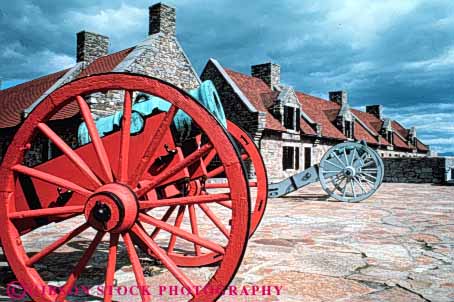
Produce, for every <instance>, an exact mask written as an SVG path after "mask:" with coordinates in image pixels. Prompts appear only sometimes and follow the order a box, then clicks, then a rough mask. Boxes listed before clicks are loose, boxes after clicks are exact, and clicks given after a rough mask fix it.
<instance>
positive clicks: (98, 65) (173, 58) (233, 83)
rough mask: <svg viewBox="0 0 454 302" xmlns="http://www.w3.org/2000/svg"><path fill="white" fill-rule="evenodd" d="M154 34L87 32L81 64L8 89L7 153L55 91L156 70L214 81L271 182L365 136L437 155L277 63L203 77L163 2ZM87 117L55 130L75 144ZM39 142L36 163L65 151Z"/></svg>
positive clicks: (70, 111)
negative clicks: (133, 37) (116, 39)
mask: <svg viewBox="0 0 454 302" xmlns="http://www.w3.org/2000/svg"><path fill="white" fill-rule="evenodd" d="M148 34H149V35H148V37H146V38H145V39H144V40H143V41H142V42H140V43H138V44H137V45H136V46H134V47H131V48H128V49H125V50H122V51H119V52H116V53H112V54H109V38H108V37H105V36H103V35H99V34H96V33H90V32H87V31H82V32H79V33H78V34H77V45H76V49H77V63H76V65H75V66H73V67H72V68H69V69H66V70H62V71H58V72H56V73H53V74H50V75H46V76H43V77H41V78H38V79H35V80H32V81H30V82H27V83H23V84H20V85H18V86H15V87H11V88H8V89H5V90H1V91H0V154H1V155H3V154H4V152H5V151H6V148H7V146H8V143H9V141H10V138H11V136H12V135H13V134H14V132H15V130H16V129H17V126H18V125H19V124H20V123H21V121H22V120H23V119H24V118H26V116H27V114H28V113H29V112H30V111H31V110H32V109H33V108H34V106H36V104H38V103H39V102H40V101H41V100H42V99H44V98H45V97H46V96H47V95H48V94H49V93H51V92H52V91H54V90H55V89H57V88H58V87H60V86H61V85H63V84H65V83H67V82H69V81H72V80H74V79H77V78H80V77H84V76H88V75H93V74H97V73H105V72H111V71H113V72H134V73H140V74H146V75H150V76H153V77H157V78H160V79H163V80H165V81H168V82H170V83H172V84H174V85H176V86H178V87H180V88H183V89H186V90H189V89H193V88H196V87H198V86H199V85H200V83H201V80H211V81H213V83H214V84H215V86H216V88H217V90H218V92H219V94H220V97H221V101H222V103H223V105H224V108H225V112H226V115H227V117H228V118H229V119H230V120H232V121H233V122H235V123H237V124H238V125H240V126H242V127H243V128H244V129H245V130H246V131H247V132H249V134H250V135H251V136H252V137H253V138H254V140H255V142H256V144H257V146H258V147H259V148H260V150H261V152H262V155H263V158H264V161H265V163H266V166H267V170H268V175H269V177H270V178H271V179H280V178H283V177H286V176H289V175H291V174H294V173H295V172H296V171H301V170H304V169H305V168H307V167H309V166H311V165H313V164H316V163H317V162H319V161H320V159H321V157H322V156H323V154H324V153H325V151H326V150H327V149H328V148H329V147H331V146H333V145H335V144H337V143H340V142H343V141H360V140H364V141H366V142H367V143H368V144H369V145H370V146H371V147H373V148H375V149H377V150H378V151H379V153H380V154H381V155H382V156H383V157H423V156H427V155H428V154H429V151H430V150H429V147H428V146H427V145H425V144H423V143H422V142H421V141H420V140H419V139H418V138H417V137H416V130H415V129H414V128H411V129H406V128H404V127H403V126H402V125H401V124H399V123H398V122H397V121H394V120H392V119H389V118H386V117H384V116H383V115H382V107H381V106H380V105H371V106H367V107H366V112H362V111H359V110H356V109H353V108H351V107H350V105H349V102H348V96H347V92H345V91H334V92H330V93H329V100H324V99H320V98H317V97H314V96H311V95H308V94H305V93H303V92H299V91H296V90H295V89H294V88H292V87H290V86H287V85H284V84H283V83H281V80H280V66H279V65H277V64H273V63H265V64H260V65H254V66H252V67H251V74H250V75H246V74H242V73H239V72H236V71H233V70H230V69H228V68H226V67H224V66H222V65H221V64H220V63H219V62H218V61H216V60H215V59H210V60H209V61H208V63H207V64H206V66H205V68H204V70H203V72H202V74H201V76H200V78H199V76H198V75H197V73H196V72H195V70H194V68H193V67H192V64H191V62H190V60H189V58H188V57H187V56H186V54H185V52H184V50H183V48H182V47H181V45H180V44H179V42H178V40H177V37H176V14H175V8H173V7H170V6H168V5H165V4H162V3H158V4H155V5H153V6H151V7H150V8H149V30H148ZM117 99H119V95H117V94H115V92H110V93H109V94H103V95H99V94H98V95H92V96H91V97H90V106H91V108H92V112H94V113H95V114H96V115H97V116H104V115H107V114H110V113H112V112H113V111H115V110H118V109H119V108H118V106H117V101H116V100H117ZM80 122H81V118H80V116H79V114H78V110H77V107H76V106H71V105H69V106H68V108H65V110H63V111H62V112H60V113H59V114H58V115H56V116H55V117H54V118H53V121H52V123H53V125H52V127H53V128H54V129H55V131H57V132H58V133H59V134H61V135H63V136H64V137H65V139H66V141H67V142H69V143H70V144H71V145H72V146H74V147H75V146H76V145H77V138H76V134H77V127H78V125H79V124H80ZM37 140H38V143H37V144H36V145H35V146H33V148H32V150H31V151H30V152H29V154H28V155H27V161H29V163H36V162H41V161H44V160H47V159H49V158H51V157H53V156H54V155H55V154H56V152H58V150H55V148H53V146H52V144H51V143H50V142H49V141H47V140H46V139H44V138H37ZM0 159H1V158H0Z"/></svg>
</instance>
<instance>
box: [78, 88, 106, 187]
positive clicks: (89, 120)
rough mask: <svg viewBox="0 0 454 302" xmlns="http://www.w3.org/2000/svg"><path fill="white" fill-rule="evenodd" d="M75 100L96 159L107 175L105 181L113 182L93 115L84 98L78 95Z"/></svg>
mask: <svg viewBox="0 0 454 302" xmlns="http://www.w3.org/2000/svg"><path fill="white" fill-rule="evenodd" d="M76 100H77V103H78V104H79V108H80V112H81V113H82V117H83V118H84V121H85V124H86V125H87V130H88V134H89V135H90V138H91V142H92V143H93V147H94V148H95V151H96V155H97V157H98V160H99V162H100V163H101V167H102V170H103V172H104V174H105V176H106V177H107V178H106V179H107V181H105V182H107V183H111V182H113V175H112V168H111V166H110V162H109V157H108V156H107V152H106V149H105V148H104V144H103V143H102V141H101V137H100V136H99V133H98V129H97V128H96V124H95V121H94V120H93V116H92V115H91V110H90V107H89V106H88V104H87V102H86V101H85V100H84V98H83V97H81V96H80V95H78V96H76Z"/></svg>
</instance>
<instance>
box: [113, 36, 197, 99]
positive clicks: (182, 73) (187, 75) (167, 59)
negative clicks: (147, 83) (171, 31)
mask: <svg viewBox="0 0 454 302" xmlns="http://www.w3.org/2000/svg"><path fill="white" fill-rule="evenodd" d="M134 55H136V57H135V58H134V60H133V61H132V62H131V63H130V64H128V65H127V66H125V68H124V70H118V69H117V71H127V72H133V73H139V74H145V75H149V76H152V77H156V78H159V79H162V80H164V81H167V82H170V83H172V84H174V85H175V86H177V87H180V88H182V89H185V90H190V89H193V88H197V87H199V85H200V83H199V79H198V77H197V74H196V73H195V71H194V69H193V68H192V65H191V63H190V62H189V60H188V58H187V57H186V55H185V53H184V52H183V49H182V48H181V47H180V44H179V43H178V41H177V39H176V38H175V37H173V36H169V35H163V34H154V35H152V36H150V37H149V38H148V39H147V40H146V41H144V42H143V43H142V44H139V45H138V46H137V47H136V49H135V50H134V51H133V53H131V54H130V56H134ZM127 62H128V58H126V60H125V63H127Z"/></svg>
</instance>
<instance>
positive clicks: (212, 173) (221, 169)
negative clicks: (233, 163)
mask: <svg viewBox="0 0 454 302" xmlns="http://www.w3.org/2000/svg"><path fill="white" fill-rule="evenodd" d="M222 172H224V166H219V167H217V168H215V169H213V170H211V171H210V172H208V173H207V177H208V178H213V177H215V176H218V175H219V174H221V173H222Z"/></svg>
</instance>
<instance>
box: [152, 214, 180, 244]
mask: <svg viewBox="0 0 454 302" xmlns="http://www.w3.org/2000/svg"><path fill="white" fill-rule="evenodd" d="M175 209H176V206H171V207H169V208H168V209H167V212H165V214H164V216H162V218H161V221H164V222H166V221H167V220H169V218H170V216H171V215H172V213H173V211H175ZM160 230H161V229H160V228H158V227H156V228H155V229H154V230H153V232H152V233H151V234H150V237H151V239H155V238H156V236H158V233H159V231H160Z"/></svg>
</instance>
